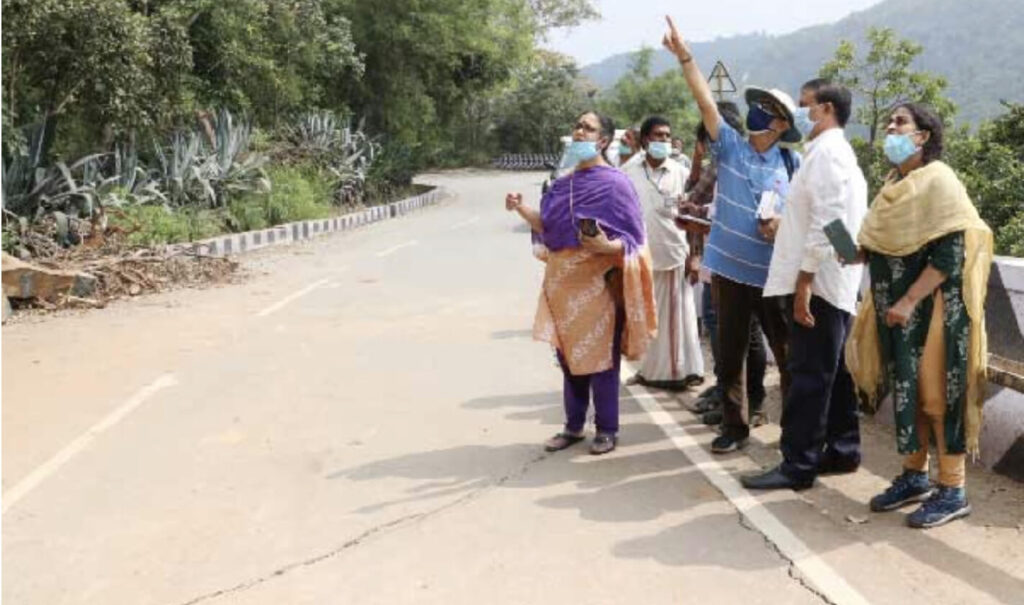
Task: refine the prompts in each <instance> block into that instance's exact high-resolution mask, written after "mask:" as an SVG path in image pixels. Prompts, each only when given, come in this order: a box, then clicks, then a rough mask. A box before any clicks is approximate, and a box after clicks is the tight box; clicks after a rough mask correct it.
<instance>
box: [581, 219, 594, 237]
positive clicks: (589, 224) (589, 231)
mask: <svg viewBox="0 0 1024 605" xmlns="http://www.w3.org/2000/svg"><path fill="white" fill-rule="evenodd" d="M580 233H582V234H583V235H585V236H587V237H595V236H597V221H595V220H594V219H592V218H581V219H580Z"/></svg>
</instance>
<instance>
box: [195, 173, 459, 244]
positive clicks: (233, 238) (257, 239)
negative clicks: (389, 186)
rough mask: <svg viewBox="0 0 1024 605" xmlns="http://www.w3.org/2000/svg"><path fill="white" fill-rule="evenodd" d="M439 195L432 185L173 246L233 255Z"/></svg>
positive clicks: (390, 214) (376, 218)
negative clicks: (355, 207)
mask: <svg viewBox="0 0 1024 605" xmlns="http://www.w3.org/2000/svg"><path fill="white" fill-rule="evenodd" d="M442 197H444V191H443V190H442V189H440V188H435V189H432V190H430V191H427V192H425V193H421V194H420V195H416V196H413V197H410V198H407V199H404V200H400V201H397V202H392V203H390V204H382V205H380V206H371V207H369V208H365V209H363V210H359V211H357V212H351V213H349V214H344V215H341V216H333V217H330V218H323V219H314V220H308V221H297V222H294V223H286V224H284V225H277V226H275V227H268V228H266V229H259V230H256V231H246V232H245V233H228V234H224V235H218V236H217V237H212V238H210V239H205V240H201V241H197V242H192V243H189V244H177V245H175V247H181V246H186V247H188V248H189V249H191V251H192V252H194V253H196V254H205V255H208V256H234V255H237V254H244V253H246V252H251V251H253V250H259V249H262V248H268V247H271V246H281V245H287V244H291V243H294V242H300V241H303V240H308V239H312V238H314V237H319V236H321V235H327V234H329V233H334V232H338V231H349V230H351V229H355V228H357V227H362V226H363V225H369V224H371V223H378V222H381V221H385V220H389V219H393V218H398V217H401V216H404V215H406V214H408V213H410V212H412V211H414V210H418V209H420V208H424V207H426V206H431V205H434V204H436V203H438V202H439V201H440V200H441V198H442Z"/></svg>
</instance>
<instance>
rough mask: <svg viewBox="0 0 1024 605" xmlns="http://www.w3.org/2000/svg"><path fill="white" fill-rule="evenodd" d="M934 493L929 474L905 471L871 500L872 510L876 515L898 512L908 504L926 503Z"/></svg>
mask: <svg viewBox="0 0 1024 605" xmlns="http://www.w3.org/2000/svg"><path fill="white" fill-rule="evenodd" d="M934 493H935V488H934V487H933V486H932V484H931V481H929V480H928V473H926V472H924V471H912V470H910V469H903V473H902V474H900V475H899V476H898V477H896V478H895V479H893V481H892V485H890V486H889V487H888V488H887V489H886V490H885V491H884V492H882V493H881V494H878V495H877V496H875V497H874V498H872V499H871V510H872V511H874V512H876V513H884V512H888V511H891V510H896V509H897V508H900V507H901V506H906V505H907V504H913V503H914V502H924V501H925V500H927V499H929V498H931V496H932V494H934Z"/></svg>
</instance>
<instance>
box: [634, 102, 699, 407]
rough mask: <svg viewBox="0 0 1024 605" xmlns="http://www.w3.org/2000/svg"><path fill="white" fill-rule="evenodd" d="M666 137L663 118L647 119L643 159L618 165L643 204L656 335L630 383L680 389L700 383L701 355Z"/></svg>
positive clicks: (678, 171)
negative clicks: (652, 273) (652, 282)
mask: <svg viewBox="0 0 1024 605" xmlns="http://www.w3.org/2000/svg"><path fill="white" fill-rule="evenodd" d="M671 138H672V126H671V125H670V124H669V122H668V120H666V119H664V118H662V117H659V116H653V117H650V118H647V120H645V121H644V123H643V125H642V126H641V127H640V145H641V147H642V148H643V150H644V155H643V161H640V162H635V163H630V164H627V165H626V166H623V167H622V171H623V172H624V173H625V174H626V176H628V177H629V179H630V180H631V181H632V182H633V187H634V188H635V189H636V192H637V195H638V197H639V198H640V205H641V206H642V207H643V211H644V222H645V224H646V226H647V238H648V247H649V248H650V251H651V260H652V262H653V265H652V267H651V268H652V270H653V272H654V297H655V300H656V303H657V309H658V335H657V337H655V339H654V341H653V342H651V344H650V346H649V347H648V348H647V352H646V353H645V354H644V358H643V362H642V363H641V365H640V370H639V371H638V372H637V374H636V375H635V376H634V377H633V378H632V379H631V382H630V383H631V384H635V383H639V384H643V385H646V386H650V387H654V388H661V389H668V390H673V391H682V390H685V389H686V388H688V387H689V386H691V385H693V384H697V383H700V382H703V380H704V358H703V353H702V352H701V348H700V335H699V334H698V332H697V308H696V302H695V298H694V295H693V284H692V283H690V282H689V281H687V280H686V279H684V271H685V268H686V258H687V256H688V255H689V251H690V247H689V244H688V243H687V241H686V234H685V233H684V232H682V231H680V230H679V229H677V228H676V226H675V222H674V219H675V215H676V207H677V206H678V204H679V200H680V199H681V198H682V195H683V185H684V183H685V181H686V175H687V173H686V170H685V169H684V168H683V167H682V166H681V165H680V164H679V163H678V162H676V161H675V160H673V159H672V158H670V157H669V155H670V154H671V150H672V148H671V143H670V141H671Z"/></svg>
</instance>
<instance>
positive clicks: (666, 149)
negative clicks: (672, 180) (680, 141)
mask: <svg viewBox="0 0 1024 605" xmlns="http://www.w3.org/2000/svg"><path fill="white" fill-rule="evenodd" d="M671 153H672V144H671V143H667V142H665V141H651V142H650V143H648V144H647V155H649V156H651V157H652V158H654V159H656V160H664V159H665V158H667V157H668V156H669V154H671Z"/></svg>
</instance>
